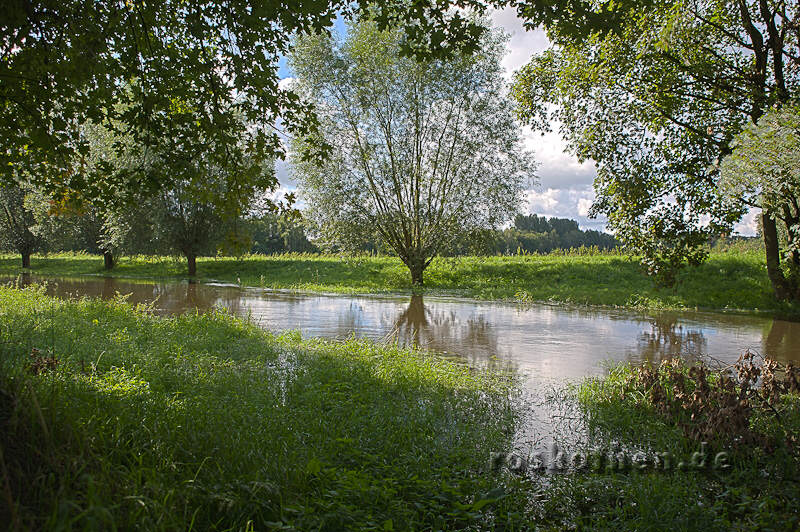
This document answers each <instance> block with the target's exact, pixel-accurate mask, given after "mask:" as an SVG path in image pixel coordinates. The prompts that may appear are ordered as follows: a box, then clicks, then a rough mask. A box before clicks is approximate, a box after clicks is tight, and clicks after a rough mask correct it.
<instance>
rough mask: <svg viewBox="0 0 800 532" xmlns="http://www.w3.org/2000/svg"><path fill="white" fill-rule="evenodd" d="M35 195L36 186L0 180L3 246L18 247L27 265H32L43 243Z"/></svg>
mask: <svg viewBox="0 0 800 532" xmlns="http://www.w3.org/2000/svg"><path fill="white" fill-rule="evenodd" d="M32 196H34V197H32ZM35 196H36V191H35V190H34V188H33V186H32V185H29V184H26V183H16V182H12V181H6V182H3V183H0V246H2V247H4V248H8V249H14V250H16V251H17V253H19V254H20V255H21V256H22V267H23V268H30V267H31V254H33V253H34V252H35V251H38V250H39V249H40V248H41V247H42V243H43V239H42V237H41V235H40V234H38V231H37V230H36V225H37V220H36V215H35V202H36V200H37V198H36V197H35Z"/></svg>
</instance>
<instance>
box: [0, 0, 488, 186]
mask: <svg viewBox="0 0 800 532" xmlns="http://www.w3.org/2000/svg"><path fill="white" fill-rule="evenodd" d="M368 12H369V15H370V16H373V17H374V18H375V19H376V20H378V21H379V23H380V25H381V27H387V26H388V25H391V26H394V25H396V24H398V23H399V24H401V25H406V26H407V28H406V32H405V35H406V37H405V39H404V46H403V49H404V50H405V51H407V52H410V53H413V54H416V55H420V56H421V55H424V54H429V55H430V54H442V53H446V52H449V51H454V50H457V49H460V48H463V47H466V48H467V49H470V50H474V49H475V48H476V46H475V43H476V42H477V39H478V37H480V35H481V34H482V32H483V30H482V28H480V26H479V25H476V24H475V23H474V22H472V21H470V20H466V19H465V18H464V17H462V16H461V15H460V14H458V13H446V12H444V11H442V10H441V9H440V6H438V5H431V3H430V2H418V1H415V2H412V3H405V2H399V3H398V2H391V3H388V4H387V3H384V2H373V1H369V0H365V1H363V2H360V3H351V2H345V1H343V0H331V1H326V2H320V1H317V0H302V1H296V2H288V3H286V2H284V3H280V2H278V3H275V2H272V3H265V4H262V5H259V6H256V7H252V6H249V5H246V4H226V5H220V4H219V3H217V2H212V1H200V2H192V3H191V5H187V4H185V3H184V2H181V1H172V0H167V1H163V2H157V3H143V2H123V3H119V2H111V1H98V2H89V3H86V2H80V1H77V0H58V1H53V0H40V1H34V2H26V1H22V0H12V1H10V2H6V3H5V4H4V18H3V24H2V26H0V43H2V44H0V47H1V48H2V56H3V61H2V62H1V63H0V80H2V81H0V83H2V85H0V95H1V96H0V98H1V99H0V139H2V140H1V141H0V154H2V155H1V156H0V172H2V178H4V179H6V178H8V177H9V176H10V175H12V173H14V172H17V171H18V170H19V169H21V168H22V169H27V170H29V171H30V172H31V173H30V175H31V176H32V179H34V180H35V181H36V182H37V184H45V185H47V187H48V188H49V189H54V190H59V191H62V192H63V191H79V192H81V193H82V194H83V195H85V196H86V197H87V198H92V199H96V198H98V197H105V196H108V195H110V196H113V195H115V194H116V193H117V192H118V191H119V190H121V189H124V190H128V191H136V192H144V191H148V192H153V191H154V190H158V189H161V188H163V187H164V186H168V185H169V184H170V183H172V181H173V180H174V179H178V180H180V179H185V178H186V177H187V176H191V175H193V174H195V173H196V170H197V168H196V163H197V161H198V158H200V157H201V156H202V157H204V158H205V159H206V161H209V160H210V161H212V163H213V164H216V165H219V166H224V167H226V168H228V169H229V170H230V171H231V172H232V174H233V175H236V176H242V177H245V178H246V176H247V175H248V174H250V173H251V172H253V171H256V172H257V170H254V168H253V166H252V164H251V163H252V162H253V161H259V160H267V159H273V158H274V157H276V156H278V155H280V154H281V153H282V143H281V141H280V137H279V135H278V133H277V132H276V131H275V129H274V128H272V127H271V126H272V123H273V122H274V121H275V120H276V119H278V118H280V119H281V120H282V122H283V124H284V125H285V127H286V128H288V130H289V131H290V132H292V133H296V134H304V133H308V132H309V131H313V130H314V128H315V126H316V125H317V122H316V117H315V115H314V114H313V113H312V112H311V110H310V108H309V107H308V106H307V105H306V104H305V103H303V102H302V101H301V100H300V99H299V98H298V96H297V95H296V94H295V93H294V92H292V91H290V90H284V89H282V88H281V87H280V86H279V78H278V61H279V59H280V57H281V55H285V54H286V53H288V51H289V46H290V42H291V37H292V36H293V35H295V34H297V33H304V32H309V33H314V32H325V31H328V30H329V29H330V28H331V27H332V26H333V24H334V20H335V18H336V17H337V16H338V15H339V14H343V15H344V16H345V17H348V18H354V17H356V16H366V15H367V14H368ZM242 120H244V121H245V122H247V123H249V124H252V126H251V127H248V128H241V127H239V123H240V122H241V121H242ZM89 121H91V122H94V123H102V124H104V125H112V127H113V128H114V129H115V132H118V133H122V134H132V135H134V137H135V141H136V142H135V148H136V150H137V151H138V153H139V155H141V156H143V155H146V154H147V153H148V152H149V150H150V149H152V148H154V147H158V148H159V149H161V150H162V151H163V152H166V153H169V154H170V158H169V159H168V160H166V161H165V163H166V164H164V165H162V166H161V167H160V171H159V172H158V173H155V174H149V175H145V174H142V173H139V172H136V173H133V174H131V173H119V172H111V173H109V172H101V171H92V170H91V169H89V168H86V167H84V166H83V165H82V164H81V163H80V162H78V161H79V160H80V156H82V155H86V153H87V150H88V147H89V141H88V139H86V138H85V137H84V136H82V135H81V132H80V128H81V124H84V123H86V122H89ZM318 148H319V150H318V151H319V152H321V153H323V152H324V151H325V147H324V146H318ZM115 151H117V152H118V153H122V152H124V151H125V150H124V148H123V147H122V146H118V147H115ZM245 153H248V154H249V155H250V159H249V160H248V159H247V158H244V157H243V155H244V154H245Z"/></svg>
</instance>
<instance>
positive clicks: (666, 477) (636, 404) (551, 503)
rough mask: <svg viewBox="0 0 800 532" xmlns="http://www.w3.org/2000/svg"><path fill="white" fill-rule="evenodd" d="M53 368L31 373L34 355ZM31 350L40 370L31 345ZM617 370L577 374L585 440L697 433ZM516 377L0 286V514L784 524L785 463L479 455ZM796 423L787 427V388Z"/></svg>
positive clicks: (129, 521)
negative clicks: (513, 465)
mask: <svg viewBox="0 0 800 532" xmlns="http://www.w3.org/2000/svg"><path fill="white" fill-rule="evenodd" d="M33 348H36V349H38V350H39V355H38V356H39V357H43V356H44V357H54V358H55V359H56V360H58V364H57V365H56V366H55V367H54V368H53V369H49V370H45V371H42V372H40V373H34V372H33V371H32V370H31V367H32V363H33V362H34V361H33V360H32V359H31V356H30V353H31V350H32V349H33ZM40 365H46V363H45V362H43V361H42V360H40ZM627 372H629V369H628V368H627V367H626V366H621V367H619V368H615V369H614V370H612V371H611V372H610V373H609V375H608V376H607V377H605V378H602V379H588V380H586V381H584V382H583V383H581V384H580V385H579V386H578V387H577V388H576V389H574V396H575V398H576V400H577V401H579V404H580V405H581V408H582V410H581V411H582V413H583V415H584V416H586V422H587V424H588V426H589V428H590V431H591V433H592V434H593V435H594V437H595V441H596V442H600V443H603V442H605V443H606V444H610V442H611V441H618V442H621V443H622V444H623V445H628V444H630V445H636V446H638V447H645V448H650V449H654V450H659V451H665V450H666V451H670V452H672V453H673V454H674V455H676V456H685V455H687V454H688V453H689V452H691V451H693V450H695V445H694V444H693V443H692V442H689V441H687V440H686V439H685V437H684V436H683V435H682V433H681V432H680V431H679V430H678V429H677V427H674V426H671V425H669V424H668V423H666V422H665V421H664V420H663V419H662V418H661V417H660V416H659V415H658V414H657V413H655V412H654V411H652V410H651V409H648V408H646V406H645V405H643V403H642V402H641V401H640V400H639V399H638V398H637V397H635V396H632V395H625V394H624V393H621V390H623V389H624V386H623V383H624V382H625V381H626V379H627V375H628V373H627ZM516 397H517V383H516V380H515V376H514V375H513V374H508V373H498V372H490V371H488V370H482V369H477V368H474V367H470V366H468V365H465V364H460V363H456V362H454V361H452V360H446V359H443V358H439V357H436V356H432V355H429V354H426V353H424V352H420V351H414V350H408V349H401V348H397V347H394V346H382V345H376V344H373V343H370V342H366V341H358V340H355V339H351V340H348V341H346V342H341V343H333V342H326V341H321V340H304V339H302V338H301V337H300V335H299V334H298V333H289V334H285V335H282V336H274V335H271V334H269V333H267V332H265V331H263V330H261V329H259V328H258V327H256V326H255V325H254V324H252V323H249V322H247V321H243V320H240V319H237V318H234V317H232V316H230V315H228V314H225V313H222V312H212V313H208V314H203V315H198V314H187V315H181V316H175V317H170V318H157V317H155V316H153V315H152V313H151V312H150V311H149V310H148V308H147V307H137V308H134V307H132V306H131V305H128V304H126V303H124V302H123V301H121V300H118V301H110V302H109V301H106V302H103V301H98V300H88V299H83V300H77V301H64V300H60V299H55V298H51V297H48V296H46V295H45V293H44V289H43V288H42V287H41V286H38V287H37V286H32V287H28V288H26V289H23V290H18V289H13V288H9V287H0V522H6V523H10V526H9V528H10V529H14V528H18V529H28V528H31V529H47V530H65V529H70V530H72V529H83V530H114V529H122V530H128V529H137V530H138V529H141V530H364V531H366V530H476V531H477V530H552V531H556V530H663V531H670V532H675V531H681V530H703V531H704V532H711V531H717V530H719V531H723V530H725V531H727V530H753V531H755V530H791V529H796V527H797V526H798V525H800V517H799V508H798V505H797V502H798V497H797V493H798V482H797V472H798V467H797V463H796V461H795V460H794V459H791V460H790V459H787V458H786V457H785V456H784V457H783V458H781V455H779V454H775V453H773V454H768V453H765V452H764V451H763V450H759V449H754V450H753V453H751V454H749V455H742V456H740V455H737V456H736V457H735V460H733V464H734V467H733V469H732V470H731V471H728V472H724V473H715V472H713V471H711V472H709V471H702V472H696V471H679V470H678V471H671V472H664V471H645V472H638V471H625V472H615V471H610V472H609V471H595V472H570V473H567V474H556V475H553V476H549V477H541V476H536V475H534V476H532V477H525V476H523V477H516V476H514V475H513V474H510V473H508V472H506V471H500V472H493V471H491V470H490V469H489V467H488V463H487V462H488V456H489V455H490V453H492V452H496V451H500V450H504V449H508V448H509V447H510V446H511V445H512V434H513V433H514V431H515V430H516V429H517V426H518V424H519V422H520V419H522V418H524V416H522V414H523V412H521V411H520V406H519V405H518V403H517V402H516V400H515V399H516ZM795 412H796V413H797V414H798V415H796V416H794V418H793V421H792V422H793V423H796V424H797V425H800V404H798V405H797V409H796V410H795Z"/></svg>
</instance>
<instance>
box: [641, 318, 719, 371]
mask: <svg viewBox="0 0 800 532" xmlns="http://www.w3.org/2000/svg"><path fill="white" fill-rule="evenodd" d="M649 321H650V331H643V332H641V333H640V334H639V337H638V338H637V346H636V351H635V354H634V358H635V359H636V361H637V362H649V363H651V364H659V363H660V362H661V361H662V360H667V359H670V358H674V357H681V358H683V359H684V360H697V359H699V358H701V357H702V356H703V355H704V354H705V353H708V340H707V339H706V337H705V335H703V330H702V329H699V328H698V329H692V328H690V327H689V326H684V325H682V324H681V323H679V319H678V316H676V315H674V314H661V315H659V316H657V317H655V318H653V319H651V320H649Z"/></svg>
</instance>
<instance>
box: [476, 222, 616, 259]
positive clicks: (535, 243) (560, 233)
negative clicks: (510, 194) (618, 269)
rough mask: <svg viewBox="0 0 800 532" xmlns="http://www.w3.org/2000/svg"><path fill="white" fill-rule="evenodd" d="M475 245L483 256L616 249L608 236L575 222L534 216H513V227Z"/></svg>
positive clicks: (491, 234) (486, 237)
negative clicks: (583, 228) (580, 249)
mask: <svg viewBox="0 0 800 532" xmlns="http://www.w3.org/2000/svg"><path fill="white" fill-rule="evenodd" d="M477 244H478V245H481V246H482V247H483V248H484V249H483V252H484V253H487V254H492V255H496V254H498V253H499V254H503V255H510V254H518V253H550V252H551V251H554V250H557V249H572V248H579V247H582V246H583V247H596V248H598V249H600V250H610V249H614V248H617V247H618V246H619V242H618V241H617V239H615V238H614V237H613V236H612V235H610V234H608V233H602V232H600V231H594V230H591V229H589V230H586V231H583V230H581V229H580V227H578V222H576V221H575V220H570V219H569V218H555V217H553V218H547V217H545V216H538V215H536V214H530V215H528V216H524V215H521V214H520V215H517V217H516V218H515V219H514V225H513V227H510V228H508V229H506V230H504V231H490V232H488V233H487V234H486V235H485V239H484V241H483V242H480V241H478V242H477ZM474 251H475V252H478V251H480V250H479V249H476V250H474Z"/></svg>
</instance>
